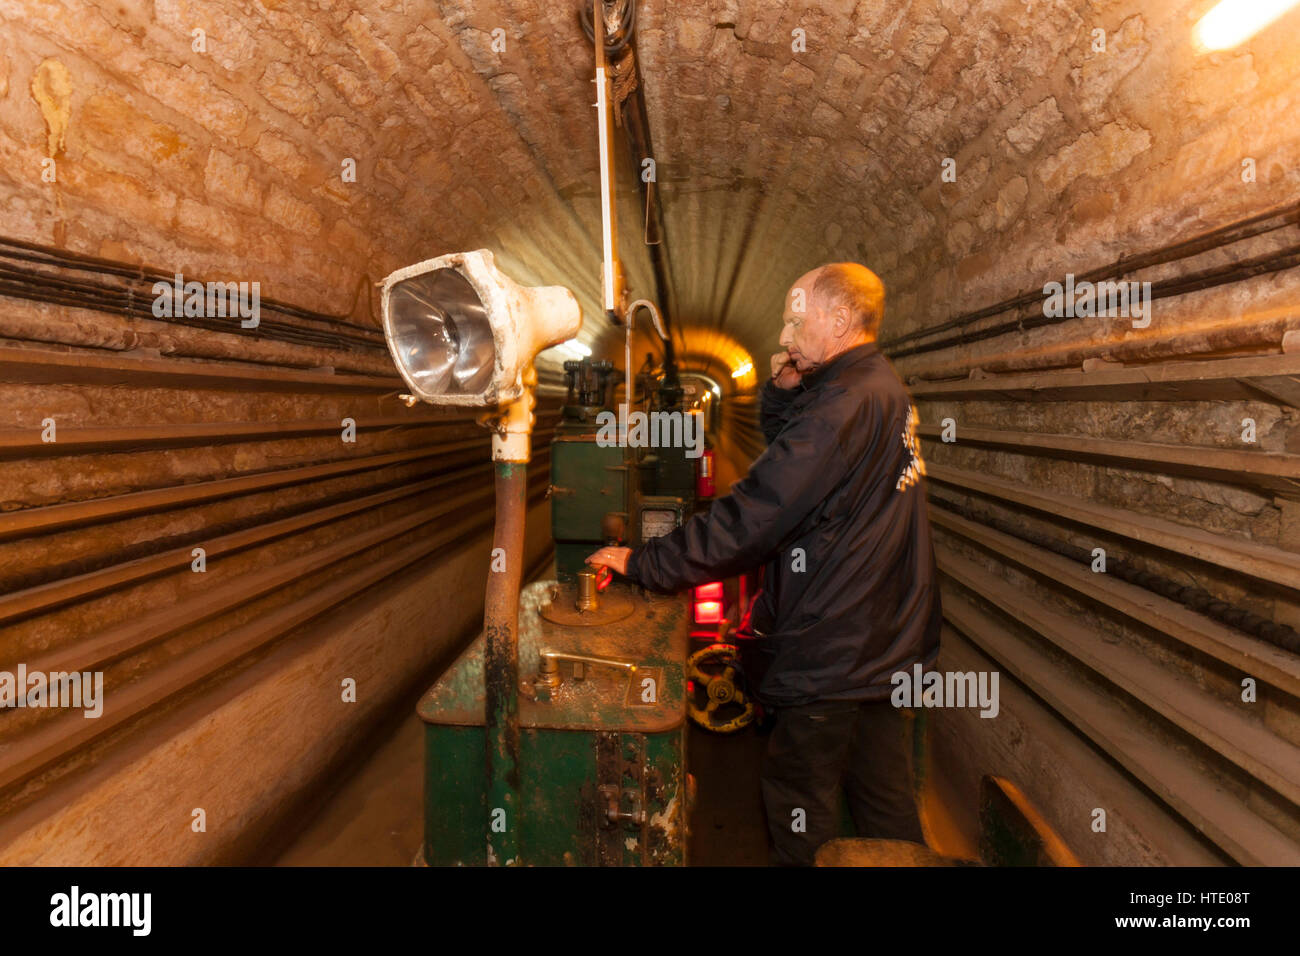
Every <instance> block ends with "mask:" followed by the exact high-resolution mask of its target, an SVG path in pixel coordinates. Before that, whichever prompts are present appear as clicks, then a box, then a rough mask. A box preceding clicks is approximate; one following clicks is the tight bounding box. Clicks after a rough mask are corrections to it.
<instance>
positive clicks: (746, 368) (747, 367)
mask: <svg viewBox="0 0 1300 956" xmlns="http://www.w3.org/2000/svg"><path fill="white" fill-rule="evenodd" d="M753 368H754V363H753V362H751V361H749V359H746V360H745V361H743V362H741V363H740V365H739V366H738V367H737V368H736V370H735V371H733V372H732V373H731V377H732V378H740V377H741V376H742V375H746V374H748V373H749V372H751V371H752V370H753Z"/></svg>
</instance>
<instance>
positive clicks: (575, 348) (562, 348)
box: [555, 339, 591, 359]
mask: <svg viewBox="0 0 1300 956" xmlns="http://www.w3.org/2000/svg"><path fill="white" fill-rule="evenodd" d="M555 350H556V351H557V352H559V353H560V354H561V355H563V356H564V357H565V358H568V359H583V358H586V357H587V356H588V355H590V354H591V349H589V348H587V346H585V345H583V344H582V343H581V342H579V341H578V340H577V339H569V341H567V342H561V343H560V344H559V345H557V346H555Z"/></svg>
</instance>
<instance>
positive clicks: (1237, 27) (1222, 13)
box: [1193, 0, 1300, 50]
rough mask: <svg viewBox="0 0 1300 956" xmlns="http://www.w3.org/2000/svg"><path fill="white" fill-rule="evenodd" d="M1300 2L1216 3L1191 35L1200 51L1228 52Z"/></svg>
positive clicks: (1232, 0)
mask: <svg viewBox="0 0 1300 956" xmlns="http://www.w3.org/2000/svg"><path fill="white" fill-rule="evenodd" d="M1297 3H1300V0H1220V2H1219V3H1218V4H1217V5H1216V6H1215V7H1214V9H1213V10H1211V11H1210V12H1209V13H1207V14H1206V15H1205V16H1203V17H1201V20H1200V22H1199V23H1197V24H1196V28H1195V30H1194V31H1193V36H1194V37H1195V39H1196V44H1197V46H1199V47H1200V48H1201V49H1202V50H1230V49H1232V48H1233V47H1234V46H1237V45H1238V44H1239V43H1244V42H1246V41H1247V40H1249V39H1250V38H1251V37H1253V36H1254V35H1255V34H1256V33H1258V32H1259V31H1260V30H1262V29H1264V28H1265V27H1266V26H1268V25H1269V24H1270V23H1272V22H1273V21H1274V20H1276V19H1278V17H1280V16H1282V14H1284V13H1286V12H1287V11H1288V10H1290V9H1291V8H1292V7H1294V6H1295V5H1296V4H1297Z"/></svg>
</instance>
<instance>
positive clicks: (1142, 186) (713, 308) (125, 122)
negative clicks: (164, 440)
mask: <svg viewBox="0 0 1300 956" xmlns="http://www.w3.org/2000/svg"><path fill="white" fill-rule="evenodd" d="M1210 5H1211V4H1210V3H1209V2H1207V0H1151V2H1142V3H1138V2H1137V0H1115V2H1101V3H1098V2H1085V0H914V2H901V3H892V2H890V3H887V2H883V0H861V2H847V0H817V2H806V0H763V2H758V3H741V2H735V0H678V2H671V3H670V2H667V0H640V3H639V4H638V8H639V11H640V17H639V24H638V29H637V44H638V51H639V56H640V61H641V70H642V74H643V76H644V82H645V96H646V100H647V104H648V110H649V119H650V124H651V129H652V134H653V137H654V143H655V156H654V158H655V160H656V162H657V170H658V179H659V183H660V186H661V196H662V201H663V210H664V224H665V228H666V235H667V239H668V243H669V250H670V270H671V278H672V285H673V292H674V296H675V300H676V305H677V310H676V311H677V314H676V315H675V316H674V319H675V321H676V322H677V323H678V324H679V325H680V326H683V327H685V326H696V327H703V328H710V329H716V330H718V331H719V332H720V333H721V334H722V335H724V336H726V338H727V339H731V340H735V341H738V342H739V343H740V344H741V345H742V346H743V347H744V348H746V349H748V350H749V351H750V352H752V353H753V354H754V355H755V356H756V357H757V360H758V363H759V365H760V367H761V366H762V365H763V364H764V363H765V356H766V354H767V353H768V352H770V351H772V349H773V348H774V346H775V339H776V335H777V331H778V328H777V327H778V323H779V314H780V308H781V297H782V294H783V292H784V290H785V288H786V287H787V285H788V284H789V283H790V282H791V281H792V280H793V279H794V278H795V277H796V276H798V275H799V274H800V273H801V272H803V271H805V270H806V269H808V268H810V267H812V266H814V265H816V264H818V263H820V262H825V261H831V260H836V259H845V258H850V259H857V260H860V261H863V262H865V263H867V264H868V265H870V266H871V267H872V268H874V269H875V270H876V271H877V272H879V273H880V275H881V276H882V278H883V279H884V280H885V282H886V285H887V287H888V289H889V295H890V298H889V303H888V306H887V326H886V330H885V333H884V336H885V337H886V338H888V337H889V336H890V335H896V334H899V333H900V332H902V331H906V330H908V329H910V328H912V327H915V326H916V325H918V324H923V323H927V322H935V321H939V320H941V319H943V318H946V317H947V316H948V315H949V314H951V313H952V312H955V311H960V310H961V309H963V308H971V307H975V306H979V305H983V304H986V303H988V302H989V301H992V300H993V299H995V298H1000V297H1002V296H1004V295H1008V294H1011V293H1014V292H1018V291H1022V290H1023V289H1024V288H1026V287H1029V286H1031V285H1032V284H1033V283H1035V282H1037V283H1039V284H1041V282H1042V281H1043V274H1044V272H1045V270H1047V269H1049V268H1051V269H1054V270H1057V271H1065V269H1067V268H1071V267H1073V268H1074V269H1075V270H1076V271H1083V270H1084V269H1085V268H1087V267H1089V266H1092V265H1096V264H1098V263H1099V262H1100V261H1105V260H1108V259H1111V258H1114V257H1115V255H1116V254H1118V252H1119V251H1121V250H1122V249H1124V248H1126V247H1128V246H1130V245H1131V244H1133V243H1135V242H1136V243H1145V242H1151V241H1154V240H1156V239H1165V238H1169V237H1170V235H1171V234H1172V233H1177V232H1186V231H1188V230H1189V229H1191V228H1193V227H1200V226H1203V225H1204V224H1206V223H1213V224H1217V223H1218V222H1220V221H1222V220H1223V218H1224V216H1225V215H1226V214H1229V213H1237V212H1239V211H1240V210H1241V209H1243V208H1247V209H1250V210H1251V211H1256V210H1257V209H1258V208H1260V207H1261V206H1263V205H1266V204H1267V203H1268V202H1270V201H1272V200H1273V199H1274V198H1275V197H1276V198H1280V197H1283V196H1286V195H1289V194H1294V192H1295V191H1296V183H1297V179H1298V176H1300V174H1297V172H1296V170H1295V169H1294V166H1293V165H1292V164H1283V165H1279V164H1277V163H1276V162H1274V163H1271V164H1270V161H1269V155H1268V150H1267V149H1265V148H1264V146H1265V145H1267V146H1268V147H1270V148H1271V147H1273V146H1276V144H1277V141H1278V139H1279V134H1278V133H1277V130H1278V129H1279V128H1285V127H1286V126H1287V124H1288V122H1291V123H1293V120H1294V116H1295V115H1300V103H1297V96H1296V93H1295V90H1294V86H1295V84H1294V83H1293V81H1292V79H1291V78H1292V77H1293V76H1294V74H1295V71H1296V67H1297V61H1298V59H1300V54H1297V52H1296V45H1295V44H1294V43H1289V42H1288V41H1287V37H1292V38H1293V37H1294V36H1295V27H1294V23H1292V22H1291V21H1294V20H1295V19H1296V16H1297V14H1296V13H1294V12H1293V13H1292V14H1291V15H1289V17H1288V20H1287V21H1286V24H1290V25H1289V26H1287V27H1286V28H1285V29H1279V30H1278V31H1276V32H1273V33H1271V34H1265V35H1264V36H1262V37H1261V38H1259V39H1257V40H1256V41H1253V42H1252V44H1250V45H1248V46H1246V47H1242V48H1239V49H1238V50H1235V51H1232V52H1229V53H1226V54H1217V55H1211V56H1202V55H1198V53H1197V52H1196V50H1195V49H1194V47H1193V45H1192V42H1191V28H1192V26H1193V24H1194V23H1195V22H1196V20H1197V18H1198V17H1199V16H1201V15H1202V14H1203V13H1204V12H1205V10H1206V9H1208V7H1209V6H1210ZM0 17H3V18H4V20H5V31H6V34H7V35H12V36H14V38H15V39H16V40H17V41H18V42H17V43H16V44H15V46H14V48H13V49H12V50H11V51H10V52H9V53H8V54H7V62H6V63H5V64H4V72H5V74H6V87H7V88H10V89H9V94H8V96H9V100H10V101H11V103H12V102H13V101H14V100H15V99H16V98H17V97H18V96H19V90H20V88H21V87H23V86H24V85H26V84H27V83H28V82H29V81H28V80H27V75H29V73H30V74H35V73H36V72H37V70H38V64H40V63H42V62H43V60H44V59H46V58H54V59H58V60H60V61H61V62H66V64H67V65H68V67H69V70H70V77H71V84H72V93H71V98H70V113H71V117H70V119H69V118H68V117H67V116H64V117H63V123H64V126H65V130H64V139H65V142H63V143H61V144H59V145H58V146H57V147H56V148H57V150H58V151H59V152H58V155H65V154H66V155H67V156H68V158H69V159H70V160H72V161H73V162H74V165H73V167H72V168H71V169H70V170H69V171H68V173H67V177H66V181H67V185H66V186H65V187H64V189H65V192H66V194H67V195H66V196H61V197H60V198H59V200H58V205H57V208H56V206H55V204H54V203H53V202H52V201H51V200H49V199H48V198H44V199H33V198H32V196H31V189H30V183H27V182H25V181H20V180H19V179H18V177H16V176H14V174H13V173H12V172H11V173H10V174H9V175H10V177H11V179H10V181H8V182H5V181H4V180H3V178H0V185H2V186H3V187H4V190H3V194H4V198H6V199H13V203H12V205H11V210H10V213H9V216H8V221H9V226H10V232H11V234H18V235H22V236H24V237H29V238H36V239H40V240H44V241H51V240H52V241H55V242H57V243H60V244H63V243H66V244H68V245H69V246H71V247H73V248H82V249H83V250H84V251H89V252H92V253H97V254H101V255H102V254H108V255H120V256H123V257H127V258H131V257H135V258H143V259H146V260H148V261H152V262H154V263H157V264H159V265H166V266H170V265H172V264H173V262H174V261H175V260H181V261H183V262H185V263H188V264H190V265H191V267H193V268H196V269H207V270H210V271H227V272H229V271H235V270H240V271H244V272H247V271H256V272H258V274H260V275H261V276H262V277H263V279H264V281H265V282H266V283H269V284H270V286H271V289H272V291H273V292H275V293H277V294H280V295H281V296H282V297H284V298H288V299H292V300H294V301H302V302H303V304H305V305H309V306H312V307H316V308H321V309H325V310H327V311H346V310H347V308H348V304H349V303H352V302H354V301H355V297H356V296H357V294H358V293H357V290H358V288H361V287H363V286H364V285H365V283H366V282H367V281H373V280H374V279H377V278H379V277H382V276H383V275H384V274H385V273H386V272H388V271H389V270H391V269H393V268H396V267H398V266H401V265H405V264H408V263H410V262H414V261H418V260H421V259H425V258H429V257H431V256H434V255H439V254H442V253H445V252H450V251H456V250H460V249H470V248H478V247H488V248H492V249H494V250H495V251H496V252H497V254H498V258H499V260H500V262H501V264H502V265H503V267H505V268H506V269H507V270H508V271H511V272H513V273H514V274H515V275H516V277H517V278H519V279H520V280H521V281H528V282H547V283H550V282H559V283H563V284H565V285H568V286H569V287H571V288H573V289H574V291H575V292H577V293H578V295H579V298H580V299H581V301H582V303H583V306H584V312H585V314H586V316H587V321H588V328H587V330H586V331H585V332H584V337H585V338H587V339H588V340H589V341H590V340H593V339H594V338H596V337H598V336H600V335H604V336H605V341H604V342H602V343H600V347H601V348H602V349H603V350H604V351H605V352H606V353H607V354H608V353H609V352H610V351H611V350H612V349H613V348H614V347H615V346H616V344H617V343H616V341H615V339H616V335H615V334H611V333H609V332H608V331H607V330H604V329H603V325H604V320H603V318H601V317H600V312H599V309H598V308H597V298H598V290H599V248H600V246H599V198H598V190H597V182H598V177H597V155H596V148H595V123H594V110H593V108H592V103H593V89H592V84H591V75H592V52H591V49H590V46H589V44H588V42H587V41H586V40H585V38H584V37H583V35H582V33H581V30H580V28H579V26H578V22H577V18H576V3H574V2H570V0H559V2H537V0H477V2H467V0H439V2H435V3H424V2H416V0H356V2H351V3H341V2H337V0H207V2H202V3H200V2H198V0H152V2H149V0H121V2H119V3H113V4H108V5H100V4H94V3H89V2H84V0H40V2H28V0H0ZM196 26H201V27H203V28H204V29H205V30H206V31H207V34H208V35H209V37H210V40H211V47H210V49H209V50H208V51H207V52H206V53H203V54H198V53H195V52H194V51H193V49H192V48H191V46H190V41H191V34H192V31H193V29H194V28H195V27H196ZM1099 31H1100V35H1101V36H1102V37H1103V38H1104V48H1103V49H1099V48H1098V47H1097V38H1098V36H1099ZM1261 51H1262V53H1263V55H1260V53H1261ZM10 77H11V81H10ZM31 82H32V83H33V85H32V90H33V93H32V96H31V98H25V97H24V98H22V102H21V104H19V105H18V106H17V107H11V108H10V109H6V110H0V122H3V123H4V124H5V131H6V132H7V133H9V136H8V137H6V138H5V139H6V141H7V140H9V139H12V140H14V141H16V142H22V143H25V144H26V145H25V146H24V147H23V149H21V150H18V149H13V148H11V149H9V153H10V155H8V156H7V157H6V159H8V160H12V161H13V165H11V167H10V168H11V169H12V168H14V166H23V167H24V168H26V167H27V166H31V167H32V168H36V166H37V163H38V158H39V157H40V156H41V155H43V154H44V153H45V152H46V138H47V136H52V135H54V134H55V133H56V132H57V130H56V127H57V126H58V122H57V121H58V112H59V109H58V107H57V104H56V106H55V107H53V108H52V107H51V106H50V104H49V103H44V102H41V96H40V95H39V94H38V93H37V86H36V85H35V81H34V80H33V81H31ZM160 104H161V105H160ZM52 114H53V115H52ZM168 136H170V137H171V139H168ZM1256 136H1257V137H1268V138H1267V139H1263V140H1262V145H1261V143H1254V144H1252V142H1251V140H1252V137H1256ZM1281 138H1282V139H1285V137H1281ZM1292 138H1294V137H1292ZM169 144H170V145H169ZM1254 146H1258V147H1259V152H1260V155H1259V157H1258V158H1259V163H1260V167H1259V168H1260V172H1259V180H1260V182H1259V185H1260V189H1258V190H1256V192H1255V193H1254V194H1252V195H1250V196H1248V197H1247V196H1243V195H1229V194H1228V193H1227V191H1224V190H1222V189H1219V190H1217V192H1216V193H1215V194H1214V195H1206V194H1204V193H1205V192H1206V190H1204V189H1203V187H1204V185H1205V184H1207V183H1210V182H1213V181H1214V177H1221V176H1222V175H1223V173H1224V170H1227V171H1229V172H1232V171H1233V170H1235V169H1236V168H1237V166H1238V164H1239V162H1240V157H1241V156H1242V155H1243V154H1244V153H1250V151H1251V150H1252V148H1253V147H1254ZM341 157H342V158H344V159H345V160H346V158H349V157H355V159H356V162H357V168H358V171H359V178H358V183H357V184H356V188H350V187H347V186H340V184H339V183H338V169H339V163H340V158H341ZM627 158H628V157H626V156H625V157H624V159H625V160H627ZM946 159H951V160H953V162H954V164H955V165H954V166H953V169H954V171H955V181H953V182H946V181H943V180H942V179H941V174H942V172H943V169H944V162H945V160H946ZM632 175H633V173H632V168H631V163H630V162H625V163H624V169H623V171H622V184H621V186H622V193H621V197H620V223H621V233H622V246H623V250H624V253H625V265H626V268H627V271H628V275H629V280H630V284H631V286H632V290H633V292H634V293H635V294H638V295H646V294H649V293H650V292H651V290H652V283H651V279H650V270H649V267H648V260H647V257H646V255H645V250H644V247H643V246H642V245H641V244H640V242H639V239H638V237H639V231H640V218H639V217H640V212H641V210H640V204H639V201H638V198H637V196H636V195H635V188H634V186H635V184H634V182H633V180H632V179H631V176H632ZM195 190H197V191H198V193H199V194H201V195H199V197H198V199H197V201H195V199H194V198H193V197H192V196H191V195H190V194H191V193H192V192H194V191H195ZM83 202H84V204H85V205H87V206H96V205H98V207H99V208H98V209H96V210H95V211H88V210H80V209H78V208H77V206H78V204H80V203H83ZM144 220H152V223H153V225H154V226H155V227H156V229H157V234H156V235H155V236H154V237H152V238H150V237H148V235H147V234H148V232H149V227H148V226H147V225H146V223H145V221H144ZM169 220H170V221H169ZM51 222H53V223H54V224H53V225H51ZM169 227H171V228H169ZM173 233H179V235H178V236H173ZM354 308H355V309H364V305H360V306H356V305H354Z"/></svg>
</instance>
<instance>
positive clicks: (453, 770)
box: [418, 475, 689, 866]
mask: <svg viewBox="0 0 1300 956" xmlns="http://www.w3.org/2000/svg"><path fill="white" fill-rule="evenodd" d="M558 477H559V476H558V475H557V478H558ZM574 598H575V591H574V589H573V588H572V587H570V586H568V585H565V584H563V583H561V582H557V581H541V582H536V583H533V584H529V585H526V586H525V587H524V589H523V590H522V592H521V594H520V605H519V676H520V689H519V734H520V740H519V763H518V781H517V786H516V787H515V788H514V790H515V793H516V794H517V796H518V800H519V805H518V806H513V807H489V806H488V805H487V784H486V780H487V768H486V746H487V745H486V742H485V733H484V726H485V710H484V667H483V662H484V646H485V645H484V637H483V636H482V635H480V636H479V637H478V638H477V639H476V640H475V641H474V643H473V644H471V645H470V647H469V648H468V649H467V650H466V651H465V652H464V653H463V654H462V655H461V656H460V658H459V659H458V660H457V661H456V662H455V663H454V664H453V665H452V666H451V667H450V668H449V669H448V670H447V672H446V673H445V674H444V675H443V676H442V678H441V679H440V680H439V681H438V682H437V683H436V684H435V685H434V686H433V687H432V688H431V689H430V690H429V691H428V692H427V693H426V694H425V695H424V697H423V698H422V699H421V700H420V703H419V706H418V712H419V715H420V717H421V719H422V720H423V721H424V723H425V798H424V807H425V827H424V845H423V862H424V863H427V864H428V865H431V866H457V865H464V866H482V865H487V864H490V863H513V864H523V865H536V866H566V865H568V866H646V865H650V866H663V865H683V864H685V862H686V842H687V841H686V831H687V775H686V769H685V768H686V752H685V751H686V737H685V734H686V724H685V713H686V705H685V683H686V675H685V666H684V665H685V660H686V656H687V653H688V642H689V637H688V631H689V624H688V620H687V614H688V604H687V601H686V599H684V598H681V597H674V596H658V595H647V594H642V593H641V592H640V590H639V589H637V588H635V587H633V586H632V585H630V584H627V583H623V582H620V583H615V584H612V585H611V586H610V587H609V588H607V589H606V591H604V592H603V593H602V594H600V596H599V606H598V607H597V608H596V609H594V610H592V609H587V610H579V609H578V608H577V605H576V603H575V600H574ZM493 827H497V828H501V827H515V828H518V829H517V831H516V833H515V837H516V840H515V844H516V845H517V847H518V855H519V858H518V859H516V860H489V859H488V858H487V857H488V849H487V848H488V845H489V829H490V828H493Z"/></svg>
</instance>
